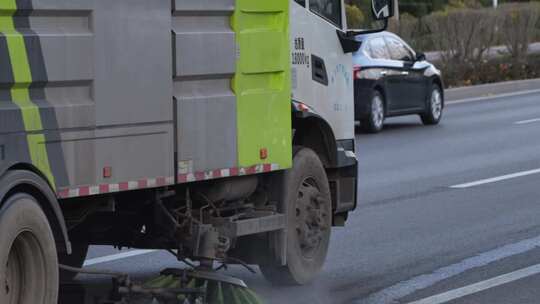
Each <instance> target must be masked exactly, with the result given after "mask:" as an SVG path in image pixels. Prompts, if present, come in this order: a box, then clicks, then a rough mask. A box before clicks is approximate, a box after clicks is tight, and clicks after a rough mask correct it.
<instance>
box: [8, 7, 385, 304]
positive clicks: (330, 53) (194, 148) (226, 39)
mask: <svg viewBox="0 0 540 304" xmlns="http://www.w3.org/2000/svg"><path fill="white" fill-rule="evenodd" d="M385 3H386V2H385V1H382V0H377V1H375V0H374V1H373V10H374V15H375V16H376V17H377V18H378V19H384V18H388V17H389V16H390V15H391V5H390V4H387V3H386V4H385ZM344 8H345V4H344V2H343V1H342V0H265V1H263V0H152V1H149V0H115V1H110V0H1V1H0V282H1V284H2V288H0V303H9V304H13V303H17V304H19V303H33V304H34V303H43V304H53V303H56V299H57V295H58V284H59V280H67V279H69V278H70V277H72V276H73V275H74V272H69V271H68V270H69V269H72V268H80V267H81V266H82V265H83V261H84V260H85V256H86V253H87V250H88V246H89V245H111V246H116V247H118V248H126V247H127V248H143V249H145V248H148V249H163V250H168V251H170V252H171V253H173V254H174V255H175V256H176V257H177V258H178V260H179V261H186V262H188V263H189V264H196V265H199V266H201V267H202V266H204V267H206V269H212V265H214V263H219V264H221V263H222V264H244V265H252V264H253V265H259V266H260V269H261V271H262V273H263V274H264V276H265V277H266V278H268V279H269V280H270V281H272V282H274V283H279V284H305V283H308V282H310V281H311V280H312V279H313V278H314V277H315V276H316V274H317V273H318V272H319V270H320V269H321V266H322V265H323V262H324V259H325V256H326V252H327V249H328V246H329V240H330V232H331V227H332V226H342V225H344V224H345V221H346V219H347V216H348V213H349V212H350V211H352V210H353V209H354V208H355V206H356V200H357V192H356V189H357V160H356V156H355V142H354V122H353V119H354V117H353V113H354V110H353V107H354V105H353V89H352V86H353V75H352V71H353V69H352V59H351V53H352V52H354V51H356V50H357V49H358V42H356V41H355V40H354V38H353V37H352V35H351V33H352V32H350V31H348V29H347V27H346V14H345V9H344ZM389 8H390V9H389ZM59 265H64V266H70V267H63V268H62V269H60V270H59ZM28 290H32V292H31V293H28V292H26V291H28Z"/></svg>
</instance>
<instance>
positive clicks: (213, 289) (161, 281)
mask: <svg viewBox="0 0 540 304" xmlns="http://www.w3.org/2000/svg"><path fill="white" fill-rule="evenodd" d="M143 288H146V289H162V290H164V291H175V290H178V291H186V290H193V291H201V293H200V294H197V293H196V292H193V293H184V294H182V293H179V294H178V295H177V297H176V299H174V300H173V301H172V302H171V301H170V300H169V302H163V303H167V304H168V303H182V304H184V303H205V304H262V303H263V302H262V301H261V300H260V299H259V297H258V296H257V295H256V294H255V292H253V291H252V290H250V289H249V288H247V286H246V284H244V282H243V281H242V280H239V279H236V278H232V277H229V276H224V275H220V274H217V273H215V272H206V271H200V270H180V269H165V270H164V271H162V272H161V275H160V276H159V277H157V278H155V279H153V280H150V281H148V282H146V283H145V284H144V285H143ZM156 299H157V298H156ZM175 300H176V301H175ZM157 301H158V302H157V303H162V302H159V300H157Z"/></svg>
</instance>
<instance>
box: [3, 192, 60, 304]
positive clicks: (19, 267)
mask: <svg viewBox="0 0 540 304" xmlns="http://www.w3.org/2000/svg"><path fill="white" fill-rule="evenodd" d="M0 231H1V233H0V303H3V304H4V303H5V304H56V303H57V301H58V261H57V256H56V244H55V240H54V237H53V233H52V231H51V227H50V226H49V222H48V220H47V217H46V216H45V214H44V213H43V210H42V209H41V207H40V206H39V205H38V203H37V202H36V200H35V199H34V198H33V197H32V196H30V195H28V194H24V193H18V194H15V195H13V196H11V197H10V198H9V199H7V201H6V202H5V203H4V205H3V207H2V209H0Z"/></svg>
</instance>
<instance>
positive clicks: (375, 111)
mask: <svg viewBox="0 0 540 304" xmlns="http://www.w3.org/2000/svg"><path fill="white" fill-rule="evenodd" d="M384 119H385V106H384V97H383V96H382V94H381V93H380V92H379V91H376V90H375V91H373V94H372V95H371V100H370V103H369V116H368V117H367V118H365V119H361V120H360V128H362V130H364V131H365V132H367V133H379V132H381V130H382V129H383V126H384Z"/></svg>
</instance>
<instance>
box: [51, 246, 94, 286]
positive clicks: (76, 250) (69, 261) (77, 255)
mask: <svg viewBox="0 0 540 304" xmlns="http://www.w3.org/2000/svg"><path fill="white" fill-rule="evenodd" d="M87 253H88V244H85V243H71V255H68V254H67V253H60V254H59V255H58V263H59V264H62V265H66V266H71V267H75V268H82V266H83V264H84V260H85V259H86V254H87ZM77 274H78V273H77V272H72V271H65V270H61V269H60V281H61V282H64V281H71V280H73V279H74V278H75V277H76V276H77Z"/></svg>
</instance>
